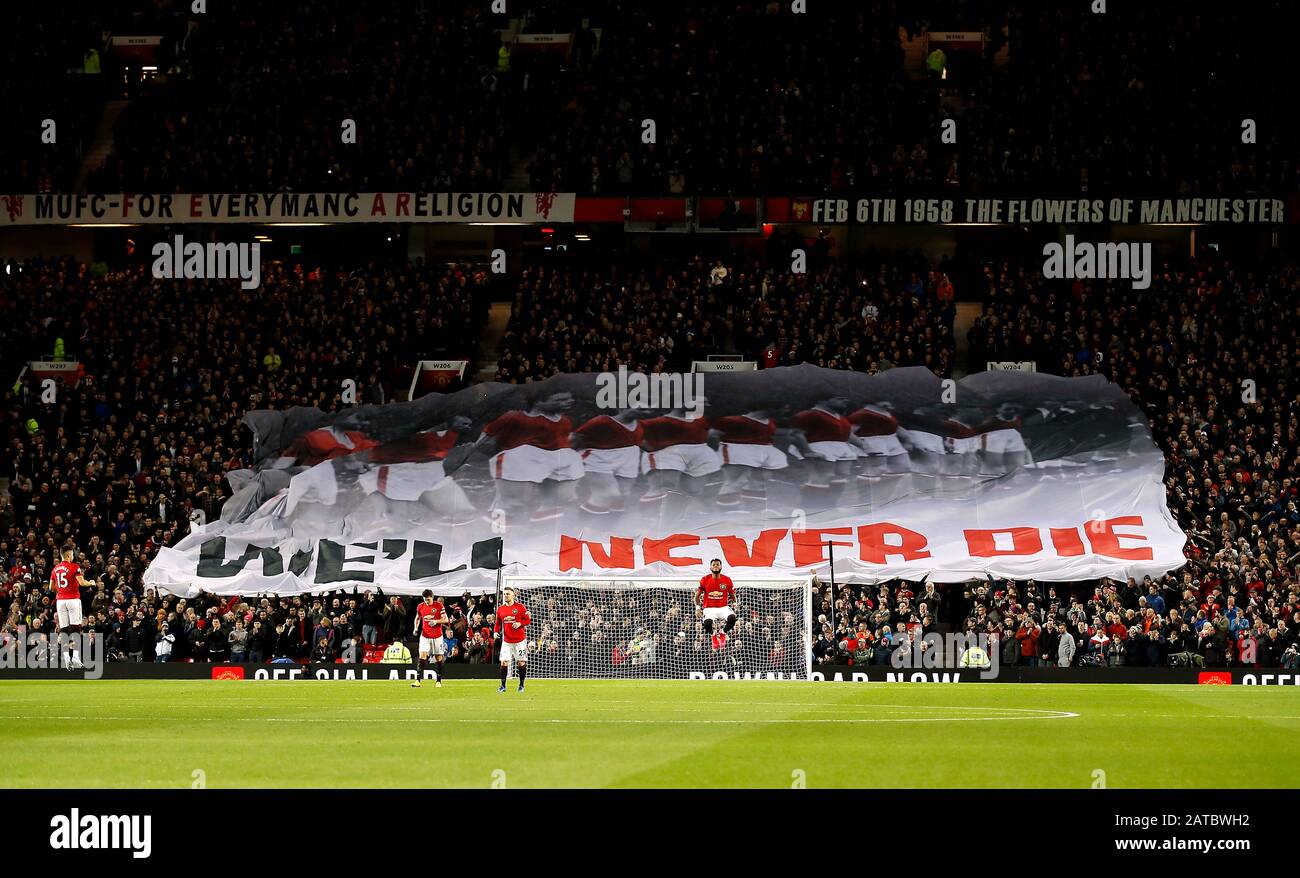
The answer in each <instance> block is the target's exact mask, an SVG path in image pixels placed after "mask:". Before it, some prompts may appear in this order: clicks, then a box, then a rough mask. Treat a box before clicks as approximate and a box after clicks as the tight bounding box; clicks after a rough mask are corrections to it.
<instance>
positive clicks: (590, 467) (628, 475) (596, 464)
mask: <svg viewBox="0 0 1300 878" xmlns="http://www.w3.org/2000/svg"><path fill="white" fill-rule="evenodd" d="M582 467H583V470H584V471H585V472H589V473H609V474H610V475H613V476H618V477H619V478H621V479H635V478H636V477H637V474H638V473H639V472H640V471H641V449H640V448H637V447H635V446H633V445H629V446H627V447H626V448H587V449H585V450H584V451H583V452H582Z"/></svg>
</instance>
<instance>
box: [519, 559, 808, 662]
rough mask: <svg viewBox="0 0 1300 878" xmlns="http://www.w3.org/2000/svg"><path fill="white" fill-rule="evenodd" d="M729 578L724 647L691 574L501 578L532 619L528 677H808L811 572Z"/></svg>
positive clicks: (529, 632) (718, 629) (718, 627)
mask: <svg viewBox="0 0 1300 878" xmlns="http://www.w3.org/2000/svg"><path fill="white" fill-rule="evenodd" d="M733 581H734V583H735V586H736V600H735V604H734V605H733V609H735V610H736V611H737V612H736V624H735V627H734V628H733V629H732V631H731V633H730V634H729V635H728V636H727V639H726V643H725V645H723V646H722V648H721V649H715V648H714V645H713V643H712V639H711V638H710V636H709V634H708V633H707V632H706V631H705V627H704V615H703V611H701V610H700V608H699V607H697V606H696V605H695V602H694V597H695V590H696V588H697V586H698V584H699V583H698V580H696V579H669V578H633V579H629V578H609V579H583V580H572V579H546V578H539V577H515V576H507V577H505V579H504V583H503V584H504V585H505V586H512V587H513V588H514V589H515V590H516V593H517V594H518V596H519V600H520V601H522V602H523V604H524V606H525V607H527V608H528V612H529V615H530V616H531V617H532V620H533V621H532V624H531V625H530V626H529V629H528V640H529V643H528V675H529V676H530V677H551V678H555V677H570V678H584V679H591V678H598V679H599V678H605V679H638V680H684V679H689V678H690V677H691V675H692V674H705V675H706V676H713V675H715V674H717V673H719V672H722V673H725V674H726V675H727V676H728V677H731V676H732V675H740V676H742V677H743V676H745V675H752V676H754V677H759V678H763V679H766V678H767V677H768V675H769V674H770V675H772V676H773V677H774V678H776V679H791V678H794V677H798V678H801V679H808V675H809V673H810V672H811V670H812V640H811V626H810V625H809V618H810V616H811V615H812V589H811V587H810V583H809V581H808V580H807V579H784V580H763V579H735V578H734V577H733ZM720 630H721V625H718V626H715V631H720Z"/></svg>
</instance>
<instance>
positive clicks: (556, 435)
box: [443, 390, 584, 526]
mask: <svg viewBox="0 0 1300 878" xmlns="http://www.w3.org/2000/svg"><path fill="white" fill-rule="evenodd" d="M572 408H573V394H572V393H569V392H568V391H563V390H561V391H546V390H530V391H529V392H528V393H527V395H526V396H525V398H524V408H523V409H522V410H517V411H509V412H506V413H505V414H503V415H501V416H500V417H499V418H497V419H496V420H494V421H493V422H492V423H490V424H488V425H487V426H486V427H484V428H483V432H482V433H481V434H480V435H479V437H478V439H477V440H475V442H474V444H473V445H465V446H461V447H458V448H456V449H454V450H453V451H451V452H450V453H448V455H447V457H446V459H445V460H444V462H443V471H444V472H445V473H447V474H451V473H452V472H454V471H455V470H456V469H458V468H459V467H460V466H462V465H463V464H464V463H465V462H466V461H467V460H468V459H469V458H470V456H471V455H474V454H478V455H481V456H484V457H487V458H489V469H490V470H491V473H492V478H493V480H494V481H495V482H496V496H495V498H494V499H493V501H492V512H493V516H494V518H504V519H505V523H506V525H507V526H509V525H511V524H512V522H518V521H520V520H521V519H522V520H531V523H532V524H537V523H539V522H544V521H550V520H553V519H557V518H560V517H561V516H562V515H563V514H564V510H565V509H566V508H568V507H570V506H573V505H574V501H575V500H576V498H577V490H576V487H575V483H576V482H577V480H578V479H580V478H582V475H583V472H584V470H583V465H582V457H581V456H580V455H579V454H578V452H576V451H574V450H573V448H571V447H570V444H569V443H570V437H571V436H572V434H573V422H572V421H570V420H569V418H568V417H567V415H566V414H565V412H568V411H569V410H570V409H572Z"/></svg>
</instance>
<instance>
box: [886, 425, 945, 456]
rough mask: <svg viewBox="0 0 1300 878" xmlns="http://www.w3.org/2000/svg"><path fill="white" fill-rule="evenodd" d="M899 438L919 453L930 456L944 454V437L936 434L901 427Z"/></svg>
mask: <svg viewBox="0 0 1300 878" xmlns="http://www.w3.org/2000/svg"><path fill="white" fill-rule="evenodd" d="M897 436H898V438H899V439H900V440H902V442H903V444H905V445H907V446H910V447H912V448H915V449H916V450H917V451H926V452H929V453H930V454H943V453H944V447H943V437H942V436H939V435H937V434H935V433H926V432H925V431H923V430H908V429H906V428H904V427H899V428H898V433H897Z"/></svg>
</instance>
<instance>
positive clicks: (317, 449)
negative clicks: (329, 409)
mask: <svg viewBox="0 0 1300 878" xmlns="http://www.w3.org/2000/svg"><path fill="white" fill-rule="evenodd" d="M378 444H379V443H378V442H376V441H375V440H374V439H371V438H370V437H369V436H367V435H366V434H365V433H361V432H358V431H356V430H339V429H337V428H334V427H322V428H321V429H319V430H312V431H311V432H310V433H307V434H306V435H304V436H300V437H298V438H297V439H295V440H294V441H293V442H292V443H290V445H289V447H288V448H286V449H285V450H284V452H283V454H284V455H285V456H286V457H295V458H297V459H298V462H299V463H300V464H302V465H303V466H315V465H316V464H318V463H322V462H324V461H326V460H333V459H334V458H336V457H344V456H346V455H349V454H354V453H356V452H358V451H365V450H366V449H367V448H374V447H375V446H376V445H378Z"/></svg>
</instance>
